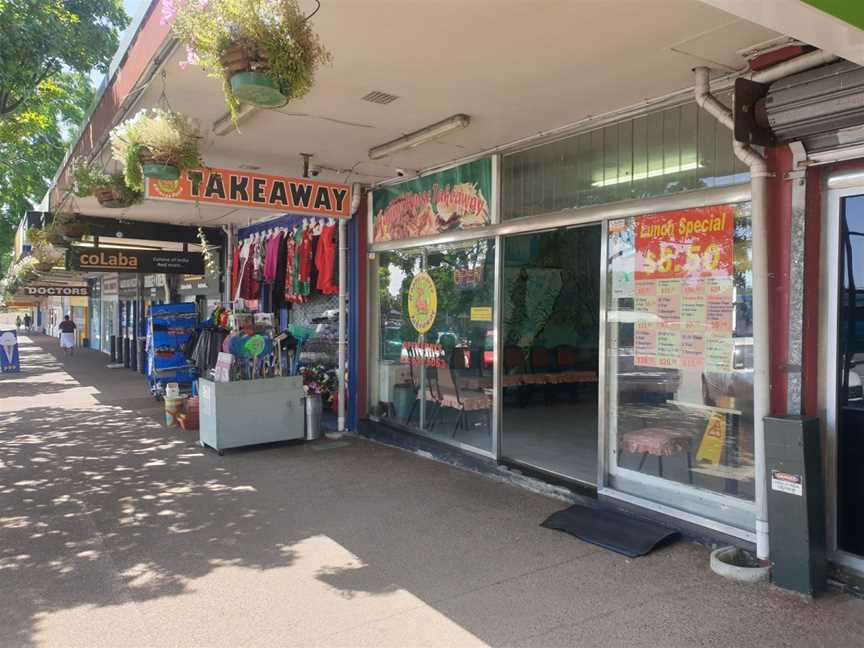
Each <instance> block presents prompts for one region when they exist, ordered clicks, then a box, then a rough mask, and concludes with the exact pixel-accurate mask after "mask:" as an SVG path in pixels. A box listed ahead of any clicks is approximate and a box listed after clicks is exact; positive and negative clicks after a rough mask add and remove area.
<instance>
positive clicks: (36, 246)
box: [27, 230, 66, 272]
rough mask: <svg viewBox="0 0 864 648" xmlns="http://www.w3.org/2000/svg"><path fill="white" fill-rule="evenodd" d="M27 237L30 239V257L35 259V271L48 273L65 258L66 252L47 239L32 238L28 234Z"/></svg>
mask: <svg viewBox="0 0 864 648" xmlns="http://www.w3.org/2000/svg"><path fill="white" fill-rule="evenodd" d="M37 231H42V230H37ZM27 236H28V238H29V239H30V256H32V257H33V258H34V259H36V264H37V265H36V269H37V270H39V271H40V272H48V271H49V270H51V269H52V268H55V267H57V265H59V264H61V262H63V260H64V259H65V258H66V252H65V251H64V250H61V249H60V248H58V247H57V246H55V245H54V244H53V243H51V241H49V240H47V237H36V238H33V237H32V236H31V235H30V233H29V232H28V234H27Z"/></svg>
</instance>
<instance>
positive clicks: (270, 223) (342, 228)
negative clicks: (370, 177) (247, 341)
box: [229, 188, 359, 435]
mask: <svg viewBox="0 0 864 648" xmlns="http://www.w3.org/2000/svg"><path fill="white" fill-rule="evenodd" d="M355 190H356V188H355ZM358 204H359V203H358ZM355 210H356V205H354V204H353V203H352V212H353V211H355ZM352 215H353V214H352ZM304 221H306V222H310V221H314V222H321V224H324V223H323V221H329V222H330V223H331V224H332V223H335V222H336V221H334V220H333V219H331V218H321V217H315V216H304V215H298V214H285V215H283V216H278V217H276V218H271V219H269V220H267V221H263V222H260V223H255V224H254V225H249V226H248V227H241V228H239V229H238V230H237V241H236V242H235V245H241V244H242V242H243V241H245V240H246V239H248V238H249V237H251V236H253V235H255V234H260V233H262V232H268V231H272V230H276V229H278V228H280V227H284V228H285V229H286V230H290V229H292V228H294V227H297V226H302V225H303V223H304ZM337 234H338V238H337V249H338V257H337V259H338V268H339V337H338V343H337V348H338V374H337V375H338V380H339V390H338V393H339V415H338V424H337V425H338V427H337V429H338V432H339V435H341V434H342V432H343V431H344V430H345V402H346V400H347V394H346V390H345V369H346V364H345V361H346V357H345V351H346V349H347V346H348V339H347V333H348V331H347V325H346V315H347V308H346V300H347V296H348V271H347V265H346V264H347V256H348V233H347V228H346V219H344V218H340V219H339V220H338V228H337ZM229 283H230V282H229Z"/></svg>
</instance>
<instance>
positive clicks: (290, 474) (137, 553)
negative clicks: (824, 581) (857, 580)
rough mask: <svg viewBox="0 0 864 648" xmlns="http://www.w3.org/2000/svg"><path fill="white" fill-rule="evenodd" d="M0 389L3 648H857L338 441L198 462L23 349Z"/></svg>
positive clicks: (142, 411)
mask: <svg viewBox="0 0 864 648" xmlns="http://www.w3.org/2000/svg"><path fill="white" fill-rule="evenodd" d="M21 342H22V345H21V346H22V354H21V355H22V364H23V371H22V373H20V374H4V375H3V376H0V647H2V648H6V647H18V646H21V647H30V646H39V647H43V646H44V647H63V648H65V647H67V646H81V647H87V648H90V647H101V646H105V647H116V646H148V647H149V646H183V647H185V646H196V647H197V646H226V647H232V648H237V647H245V646H250V647H251V646H255V647H261V646H394V647H395V646H483V645H491V646H694V645H698V646H754V645H758V646H813V645H820V646H860V645H861V637H862V636H864V601H860V600H857V599H851V598H848V597H846V596H841V595H839V594H831V595H829V596H826V597H825V598H823V599H820V600H818V601H816V602H814V603H806V602H804V601H802V600H800V599H799V598H797V597H795V596H791V595H788V594H784V593H781V592H778V591H775V590H773V589H771V588H770V587H768V586H751V587H746V586H741V585H737V584H734V583H730V582H727V581H724V580H722V579H720V578H718V577H716V576H714V575H713V574H712V573H711V572H710V570H709V569H708V567H707V564H708V552H707V550H706V549H705V548H703V547H700V546H697V545H692V544H686V543H679V544H677V545H673V546H671V547H665V548H662V549H660V550H658V551H656V552H654V553H653V554H651V555H649V556H647V557H645V558H642V559H639V560H628V559H626V558H624V557H622V556H619V555H617V554H613V553H610V552H607V551H604V550H601V549H598V548H597V547H594V546H591V545H587V544H585V543H582V542H580V541H578V540H576V539H574V538H571V537H569V536H566V535H564V534H561V533H556V532H553V531H548V530H545V529H542V528H540V527H539V523H540V522H541V521H542V520H543V519H544V518H545V517H546V516H547V515H548V514H549V513H551V512H552V511H554V510H557V509H559V508H561V507H562V503H561V502H559V501H556V500H553V499H549V498H546V497H542V496H540V495H537V494H535V493H531V492H528V491H524V490H521V489H519V488H516V487H513V486H509V485H504V484H501V483H498V482H496V481H493V480H490V479H487V478H484V477H482V476H479V475H476V474H473V473H469V472H465V471H462V470H459V469H456V468H453V467H451V466H447V465H444V464H441V463H438V462H435V461H430V460H427V459H423V458H420V457H417V456H414V455H412V454H409V453H406V452H403V451H401V450H397V449H394V448H388V447H384V446H381V445H378V444H375V443H372V442H369V441H366V440H363V439H359V438H355V437H348V438H347V439H346V442H345V443H344V445H340V446H338V447H332V448H330V449H328V450H327V451H326V452H325V451H316V450H315V449H314V446H311V445H305V444H297V443H293V444H280V445H273V446H267V447H259V448H252V449H245V450H239V451H234V452H228V453H226V454H225V456H223V457H219V456H217V455H216V454H215V453H212V452H209V451H204V450H202V449H201V448H200V447H199V446H198V445H197V443H196V441H197V438H196V437H195V436H194V434H192V433H186V432H183V431H181V430H178V429H166V428H165V427H164V426H163V419H164V415H163V411H162V406H161V404H160V403H158V402H156V401H154V400H153V399H152V398H151V397H150V396H149V395H148V393H147V386H146V381H145V380H144V378H143V377H142V376H141V375H140V374H136V373H135V372H132V371H129V370H126V369H107V368H106V367H105V365H106V364H107V362H108V360H107V357H106V356H105V355H104V354H101V353H98V352H95V351H90V350H81V351H79V353H78V354H77V355H75V356H73V357H64V356H61V355H59V353H58V352H59V349H57V344H56V340H53V339H49V338H45V337H32V338H26V337H25V338H22V341H21Z"/></svg>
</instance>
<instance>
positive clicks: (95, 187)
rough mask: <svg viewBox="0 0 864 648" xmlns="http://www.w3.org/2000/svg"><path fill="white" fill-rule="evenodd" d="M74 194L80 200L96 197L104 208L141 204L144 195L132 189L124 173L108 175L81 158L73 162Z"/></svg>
mask: <svg viewBox="0 0 864 648" xmlns="http://www.w3.org/2000/svg"><path fill="white" fill-rule="evenodd" d="M72 193H74V194H75V195H76V196H78V197H79V198H86V197H88V196H95V198H96V200H98V201H99V204H100V205H102V206H103V207H110V208H121V207H129V206H131V205H134V204H136V203H139V202H141V199H142V197H143V194H142V193H141V192H140V191H135V190H134V189H130V188H129V186H128V185H127V184H126V178H125V177H124V175H123V173H113V174H111V175H108V174H107V173H105V171H103V170H102V169H101V168H99V167H98V166H96V165H95V164H93V163H92V162H88V161H87V160H86V159H85V158H82V157H79V158H75V160H73V161H72Z"/></svg>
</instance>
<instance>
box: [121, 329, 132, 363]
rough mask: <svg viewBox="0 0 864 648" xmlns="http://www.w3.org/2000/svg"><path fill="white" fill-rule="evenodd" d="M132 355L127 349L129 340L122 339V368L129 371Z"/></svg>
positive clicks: (126, 338)
mask: <svg viewBox="0 0 864 648" xmlns="http://www.w3.org/2000/svg"><path fill="white" fill-rule="evenodd" d="M131 356H132V354H131V353H130V349H129V338H128V337H124V338H123V366H124V367H126V368H127V369H129V368H130V367H131V366H132V357H131Z"/></svg>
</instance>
